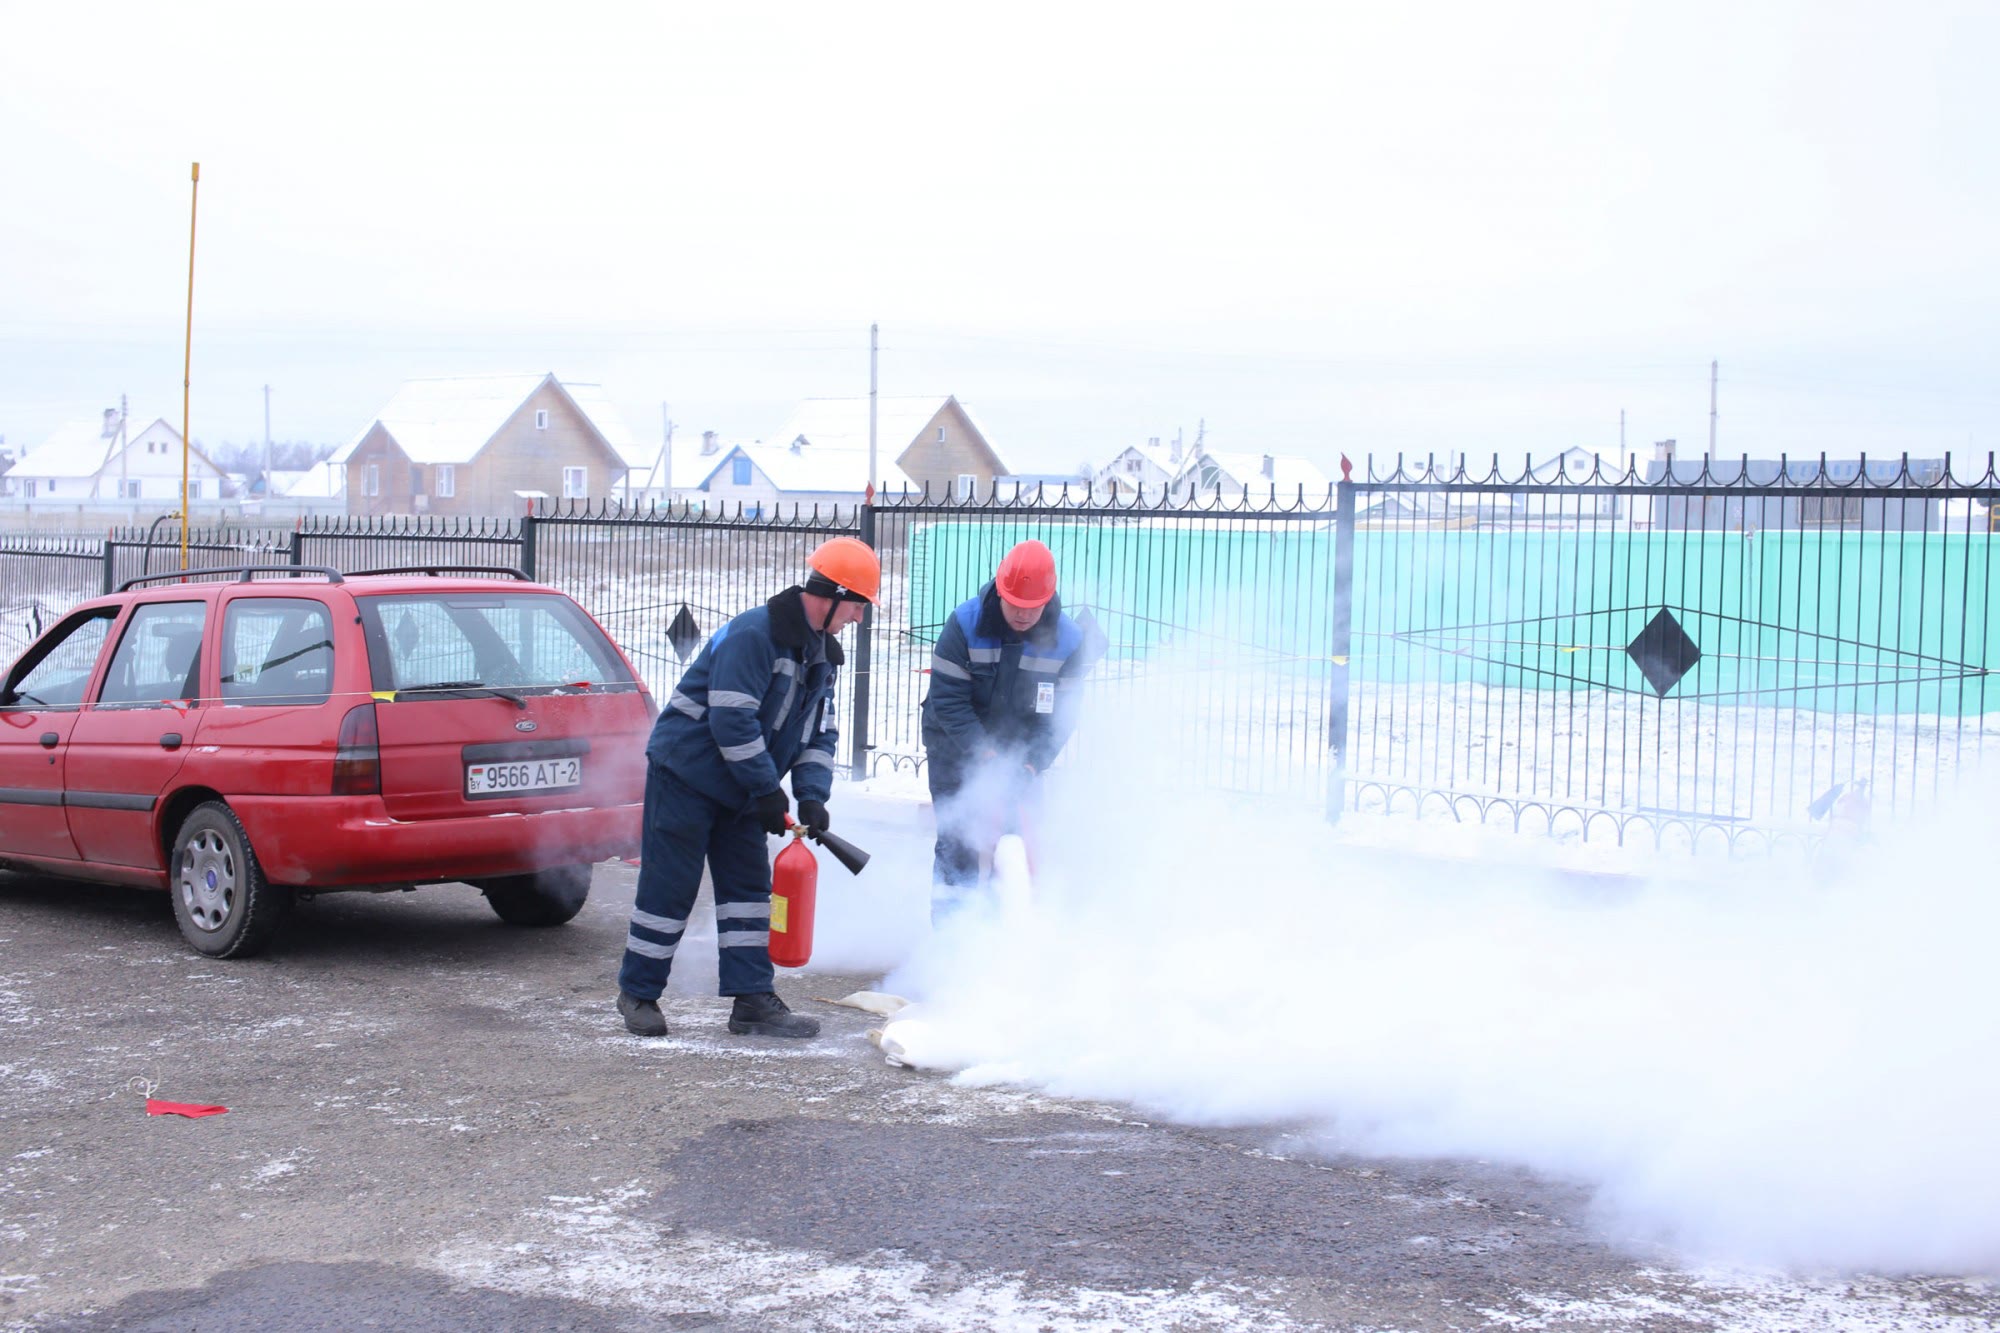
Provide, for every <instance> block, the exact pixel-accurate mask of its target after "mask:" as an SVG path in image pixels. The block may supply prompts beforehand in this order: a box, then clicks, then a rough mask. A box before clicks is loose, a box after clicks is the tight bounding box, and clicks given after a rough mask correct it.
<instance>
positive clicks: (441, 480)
mask: <svg viewBox="0 0 2000 1333" xmlns="http://www.w3.org/2000/svg"><path fill="white" fill-rule="evenodd" d="M437 493H438V495H439V496H440V497H449V496H453V495H456V494H458V470H457V469H456V468H455V467H453V466H452V465H451V464H450V463H439V464H438V470H437Z"/></svg>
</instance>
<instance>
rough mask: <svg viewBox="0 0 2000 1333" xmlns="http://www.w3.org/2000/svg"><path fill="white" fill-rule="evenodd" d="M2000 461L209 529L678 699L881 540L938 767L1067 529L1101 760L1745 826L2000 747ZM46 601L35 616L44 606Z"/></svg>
mask: <svg viewBox="0 0 2000 1333" xmlns="http://www.w3.org/2000/svg"><path fill="white" fill-rule="evenodd" d="M1996 498H2000V479H1996V477H1995V475H1994V471H1993V465H1992V460H1991V459H1988V460H1987V461H1986V462H1985V464H1984V466H1983V467H1981V468H1979V469H1977V473H1976V475H1970V474H1968V472H1967V471H1966V470H1965V469H1963V468H1959V469H1957V470H1954V468H1953V466H1952V464H1951V462H1950V460H1949V459H1940V460H1934V461H1921V460H1910V459H1899V460H1896V461H1894V462H1891V463H1882V462H1870V461H1865V460H1862V461H1854V462H1842V461H1827V460H1824V459H1815V460H1811V461H1809V462H1804V463H1801V462H1796V461H1791V460H1784V459H1780V460H1778V461H1776V462H1768V463H1763V462H1756V461H1750V460H1728V461H1718V460H1700V461H1690V460H1682V461H1679V462H1674V461H1664V462H1651V463H1648V464H1647V465H1645V466H1643V467H1642V466H1640V465H1639V464H1637V463H1636V462H1627V463H1626V464H1625V465H1623V466H1614V465H1607V464H1605V463H1604V462H1602V461H1601V460H1597V459H1591V460H1588V461H1587V462H1586V463H1585V464H1584V465H1583V466H1581V467H1577V466H1572V465H1570V464H1568V463H1567V462H1558V463H1556V464H1553V465H1549V466H1544V467H1534V466H1531V465H1528V464H1526V463H1524V464H1523V465H1522V466H1521V467H1520V468H1519V469H1518V470H1514V471H1508V470H1505V469H1503V468H1502V467H1501V465H1500V464H1499V463H1498V461H1497V460H1495V461H1494V462H1492V463H1491V464H1490V465H1489V466H1486V467H1483V468H1474V467H1470V466H1468V465H1467V464H1466V462H1465V460H1464V459H1463V458H1462V457H1460V458H1455V459H1453V460H1451V461H1449V462H1440V461H1438V460H1436V459H1429V460H1425V461H1424V462H1423V463H1421V464H1418V463H1413V462H1409V461H1406V460H1404V459H1400V458H1399V459H1397V460H1396V461H1395V462H1394V464H1393V465H1385V466H1384V467H1383V468H1381V469H1380V470H1378V469H1377V468H1376V467H1375V465H1374V463H1373V462H1372V460H1371V461H1370V463H1369V464H1368V465H1367V466H1366V467H1364V468H1363V469H1362V470H1361V471H1360V473H1359V474H1358V475H1355V474H1351V473H1349V474H1344V475H1343V479H1342V481H1341V482H1339V483H1338V484H1336V485H1333V486H1332V487H1330V488H1328V489H1325V490H1323V491H1321V492H1318V493H1308V492H1306V491H1304V490H1302V489H1298V488H1293V489H1292V490H1291V491H1290V492H1289V493H1288V492H1285V491H1283V490H1279V489H1277V488H1273V487H1271V486H1270V485H1269V484H1268V483H1266V484H1265V485H1264V486H1263V487H1261V488H1256V489H1253V490H1250V491H1244V492H1240V493H1237V494H1234V495H1233V496H1232V497H1231V498H1227V499H1224V498H1221V497H1219V496H1218V495H1217V494H1216V493H1214V492H1210V493H1208V494H1206V495H1203V496H1190V495H1187V494H1184V493H1183V494H1175V495H1162V494H1158V493H1155V494H1153V495H1151V496H1148V495H1147V494H1146V492H1145V491H1144V490H1138V491H1135V492H1133V493H1131V494H1130V495H1129V496H1120V497H1119V498H1113V499H1109V500H1107V499H1103V498H1101V497H1099V496H1098V495H1095V494H1093V493H1092V492H1091V490H1090V489H1089V488H1087V487H1083V486H1078V487H1075V488H1073V489H1072V488H1057V487H1048V488H1033V489H1013V488H1008V489H1005V490H989V491H988V492H987V493H986V495H985V496H984V498H983V499H982V498H980V497H979V496H977V495H972V496H955V495H954V496H946V497H932V496H930V495H929V494H925V493H917V494H905V495H900V496H894V497H886V498H883V499H882V500H880V501H879V502H877V503H872V504H864V505H860V506H856V507H849V506H845V505H840V506H820V507H818V508H814V507H812V506H802V507H793V506H788V505H778V506H770V505H764V506H757V507H755V508H754V509H747V508H743V507H733V508H732V507H726V506H725V507H719V508H718V507H697V506H694V505H676V506H673V507H669V508H654V509H647V510H643V511H636V512H635V511H632V510H629V509H625V508H622V507H618V506H599V507H592V506H588V505H578V504H563V505H550V504H546V503H544V504H541V505H539V506H537V507H536V508H535V509H533V510H532V511H530V512H529V513H527V514H526V515H524V516H522V517H519V518H509V519H484V520H479V519H473V520H465V519H458V520H452V519H442V518H437V517H430V516H417V517H408V518H400V519H398V518H314V519H308V520H304V521H301V522H300V523H299V524H298V525H296V526H295V527H293V528H290V529H279V530H271V529H247V528H242V529H240V528H219V529H210V530H202V531H195V532H190V533H189V549H190V552H191V560H192V561H193V562H194V563H197V564H201V563H215V564H225V563H253V562H254V563H269V562H273V561H277V562H290V563H302V564H318V565H333V566H335V567H339V568H347V569H354V568H363V567H370V566H383V565H424V564H437V565H440V566H442V565H499V566H514V567H518V568H521V569H523V570H524V571H525V572H527V573H529V574H531V575H533V576H535V577H537V578H539V579H541V580H543V581H545V582H548V583H551V584H554V585H555V586H558V587H561V588H563V589H565V590H566V591H568V592H570V593H571V594H572V595H573V596H575V597H576V598H577V599H578V600H579V601H580V602H582V603H583V604H584V605H585V606H586V607H588V608H589V609H590V610H591V611H592V613H593V614H595V615H596V616H597V617H598V618H599V620H600V621H602V622H603V623H604V624H605V626H606V628H607V629H609V630H610V631H611V633H612V634H613V635H614V637H616V638H617V639H618V640H619V642H620V643H621V644H622V645H623V646H624V647H625V649H626V651H627V652H628V654H629V655H630V656H631V657H632V659H633V661H634V663H635V665H637V667H638V669H639V670H640V672H641V674H642V675H644V676H645V677H646V679H647V681H648V684H649V685H650V686H651V687H652V688H653V690H654V692H655V694H656V697H661V698H664V697H665V695H666V694H667V693H668V692H670V690H671V689H672V687H673V685H674V684H675V683H676V682H677V681H678V680H679V678H680V674H681V672H682V671H683V670H685V668H686V665H687V663H688V662H689V661H690V660H691V659H692V657H693V655H694V653H695V652H697V651H698V650H699V648H700V646H701V645H702V644H703V643H705V642H706V641H707V639H708V637H709V635H710V634H712V633H713V632H714V630H715V629H716V628H718V627H719V626H720V625H722V624H723V623H725V622H726V621H727V620H728V619H729V618H730V617H731V616H733V615H735V614H738V613H739V612H741V611H743V610H746V609H748V608H749V607H751V606H755V605H757V604H759V603H761V602H762V601H763V600H764V599H765V598H767V597H769V596H770V595H771V594H772V593H773V592H775V591H777V590H778V589H780V588H782V587H784V586H787V585H788V584H790V583H792V582H794V581H796V580H797V579H798V578H799V577H800V575H801V573H802V571H803V569H804V565H805V557H806V555H807V554H808V553H809V552H810V551H811V549H812V547H813V546H815V545H817V544H818V542H820V541H822V540H824V539H825V538H826V537H828V536H832V535H837V534H850V535H858V536H860V537H862V538H863V539H864V540H868V541H870V542H871V543H872V544H874V545H875V546H876V547H877V549H878V550H879V551H880V552H881V554H882V558H883V573H884V579H883V597H882V604H881V606H880V608H879V609H878V610H877V611H876V612H874V613H873V614H872V615H871V617H870V619H869V620H868V621H866V622H864V625H863V632H862V633H861V634H860V635H858V636H856V638H855V640H854V641H853V642H852V646H851V647H850V649H849V653H850V661H849V669H848V672H847V684H846V687H845V688H846V690H847V697H846V698H844V699H843V701H842V705H843V706H842V722H843V748H844V755H843V758H844V760H845V761H846V762H848V763H849V764H850V765H851V770H852V771H853V772H854V773H856V774H858V775H859V774H869V773H880V772H885V771H893V770H897V769H903V770H906V771H917V770H920V769H921V767H922V765H923V763H924V755H923V744H922V731H921V710H922V700H923V697H924V694H925V692H926V690H927V687H928V683H929V677H928V674H927V673H928V668H929V663H930V655H931V649H932V646H933V644H934V643H935V642H936V638H937V634H938V631H939V630H940V629H941V628H942V626H943V624H944V621H945V619H946V617H947V616H949V615H950V614H951V612H952V609H953V608H954V607H956V606H957V605H958V604H959V603H960V602H961V601H963V600H965V599H967V598H969V597H971V596H973V595H974V594H976V593H977V592H978V590H979V589H980V587H981V586H982V585H983V584H984V583H985V581H986V580H987V579H989V578H990V577H991V576H992V572H993V569H994V567H995V566H996V565H997V563H998V561H999V558H1000V556H1001V555H1002V554H1004V553H1005V551H1006V550H1007V549H1008V548H1009V547H1010V546H1012V545H1013V544H1014V543H1015V542H1017V541H1020V540H1022V539H1024V538H1027V537H1035V538H1038V539H1040V540H1042V541H1044V542H1046V543H1047V544H1048V545H1049V546H1050V547H1051V548H1052V549H1053V550H1054V551H1055V553H1056V556H1057V559H1058V561H1059V564H1060V568H1061V571H1062V598H1063V602H1064V605H1065V608H1066V609H1067V610H1069V611H1070V612H1071V614H1073V615H1076V616H1078V617H1080V618H1088V619H1089V620H1091V621H1092V622H1094V625H1095V627H1096V629H1097V631H1098V632H1099V633H1101V634H1102V635H1103V637H1104V640H1105V642H1106V644H1107V645H1108V648H1107V653H1106V656H1105V658H1104V660H1103V662H1102V663H1101V664H1100V666H1099V667H1098V669H1097V672H1096V674H1095V675H1094V677H1093V679H1092V682H1091V684H1090V686H1089V689H1088V691H1087V696H1086V697H1087V703H1086V721H1085V725H1084V726H1083V728H1082V729H1081V731H1080V732H1079V734H1078V737H1077V740H1076V742H1075V743H1074V745H1073V747H1072V749H1073V752H1074V753H1077V754H1083V753H1086V752H1087V751H1088V750H1090V749H1091V748H1092V747H1111V746H1121V747H1124V750H1123V751H1122V752H1121V758H1123V757H1126V756H1128V755H1129V756H1130V757H1132V758H1133V760H1134V762H1143V763H1147V764H1148V765H1149V766H1152V767H1154V768H1156V769H1161V770H1165V771H1172V772H1174V773H1175V774H1176V775H1177V776H1178V777H1180V778H1181V779H1182V780H1184V781H1186V782H1188V783H1190V784H1194V785H1199V786H1204V787H1213V788H1222V789H1233V790H1238V791H1248V792H1259V793H1280V792H1291V793H1297V792H1301V791H1315V790H1316V791H1320V792H1322V793H1323V794H1324V795H1325V797H1326V800H1327V804H1328V806H1329V810H1330V811H1331V812H1332V813H1334V814H1336V815H1338V814H1340V813H1342V812H1344V811H1349V810H1361V811H1382V812H1392V813H1416V814H1425V815H1450V816H1452V817H1455V818H1458V819H1461V820H1479V821H1484V822H1489V823H1491V822H1497V823H1501V824H1504V825H1507V826H1509V827H1514V828H1521V829H1536V830H1542V831H1548V832H1552V833H1553V834H1555V835H1556V836H1559V837H1574V838H1587V839H1598V838H1612V839H1617V840H1620V841H1623V840H1626V839H1628V838H1631V837H1633V836H1644V837H1649V838H1652V839H1655V840H1660V841H1666V842H1671V843H1678V844H1703V843H1709V842H1714V843H1717V844H1721V845H1729V846H1736V845H1742V844H1744V843H1746V842H1764V843H1768V842H1771V841H1774V840H1783V839H1786V838H1793V837H1799V838H1803V837H1809V836H1811V834H1812V833H1813V832H1814V831H1815V830H1816V829H1817V828H1819V827H1821V826H1820V825H1819V824H1817V823H1816V822H1815V815H1816V814H1817V815H1825V814H1826V813H1827V812H1828V811H1829V810H1831V809H1833V808H1834V806H1835V805H1836V804H1837V803H1839V801H1840V798H1841V794H1842V793H1846V794H1847V798H1848V801H1849V803H1850V805H1849V806H1847V807H1843V808H1851V803H1852V801H1853V800H1854V798H1855V797H1857V796H1859V797H1861V798H1862V801H1863V803H1864V804H1865V803H1867V802H1870V801H1872V803H1873V805H1874V808H1875V810H1876V811H1878V812H1879V811H1881V810H1883V809H1885V808H1887V809H1893V810H1906V809H1909V808H1912V807H1914V806H1916V805H1919V804H1922V803H1924V802H1926V801H1929V800H1932V799H1934V798H1935V797H1937V796H1938V795H1939V794H1941V793H1942V792H1944V791H1945V790H1947V789H1948V788H1949V787H1950V786H1951V785H1952V784H1953V783H1955V782H1956V781H1957V780H1958V779H1959V778H1960V777H1961V776H1962V775H1963V774H1964V773H1965V772H1966V771H1967V770H1968V769H1970V768H1972V767H1974V766H1976V765H1977V764H1978V762H1979V761H1980V758H1981V756H1982V753H1983V748H1984V746H1985V745H1986V744H1987V738H1988V734H1989V731H1992V732H1993V733H1994V734H1996V735H2000V721H1995V722H1992V723H1989V716H1990V714H1992V713H1994V712H2000V692H1989V690H1988V689H1987V675H1988V663H1989V662H1990V661H1992V660H1994V658H1995V656H1996V654H2000V640H1996V636H2000V625H1996V623H1995V619H1994V616H1993V614H1992V609H1993V607H1994V604H1995V602H1994V577H1993V576H1994V570H1993V565H1992V561H1991V556H1990V551H1991V537H1990V535H1989V524H1990V514H1991V511H1992V505H1993V503H1994V501H1995V500H1996ZM178 543H179V533H178V532H177V531H161V530H159V527H158V525H157V524H156V525H155V527H154V529H152V530H146V529H131V530H116V531H114V532H113V533H112V534H110V536H109V537H108V538H96V537H86V536H83V535H75V534H73V535H69V536H60V535H52V536H37V537H16V538H11V539H7V540H5V541H4V543H0V576H4V577H5V579H6V585H7V587H8V589H9V592H10V596H11V598H12V602H10V603H9V606H8V607H7V608H6V610H5V612H4V613H3V614H0V623H5V624H7V625H8V626H9V628H10V629H12V628H14V627H13V626H12V624H11V622H13V621H19V622H20V625H19V627H18V628H19V630H20V632H19V633H18V634H14V635H13V636H12V637H13V639H14V640H18V641H19V642H17V643H15V645H14V646H15V648H16V649H17V650H18V647H19V646H20V645H21V644H24V643H25V642H26V641H27V636H28V635H29V634H30V633H31V632H32V631H33V630H34V629H35V628H36V627H37V626H38V625H39V624H43V623H46V622H47V621H48V620H49V619H50V618H51V617H52V616H53V615H56V614H60V612H61V611H62V610H63V609H64V608H65V607H67V606H68V605H71V604H73V603H74V602H75V601H77V600H80V599H81V598H82V597H84V596H86V595H89V594H91V593H94V592H96V591H99V590H101V589H102V588H105V587H111V586H116V584H117V583H118V582H120V581H122V580H123V579H125V578H130V577H134V576H136V575H139V574H142V573H154V572H159V571H160V570H162V569H165V568H170V567H172V566H171V564H170V563H169V562H170V561H172V560H175V559H177V558H178V554H177V553H178ZM15 603H18V605H15Z"/></svg>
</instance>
